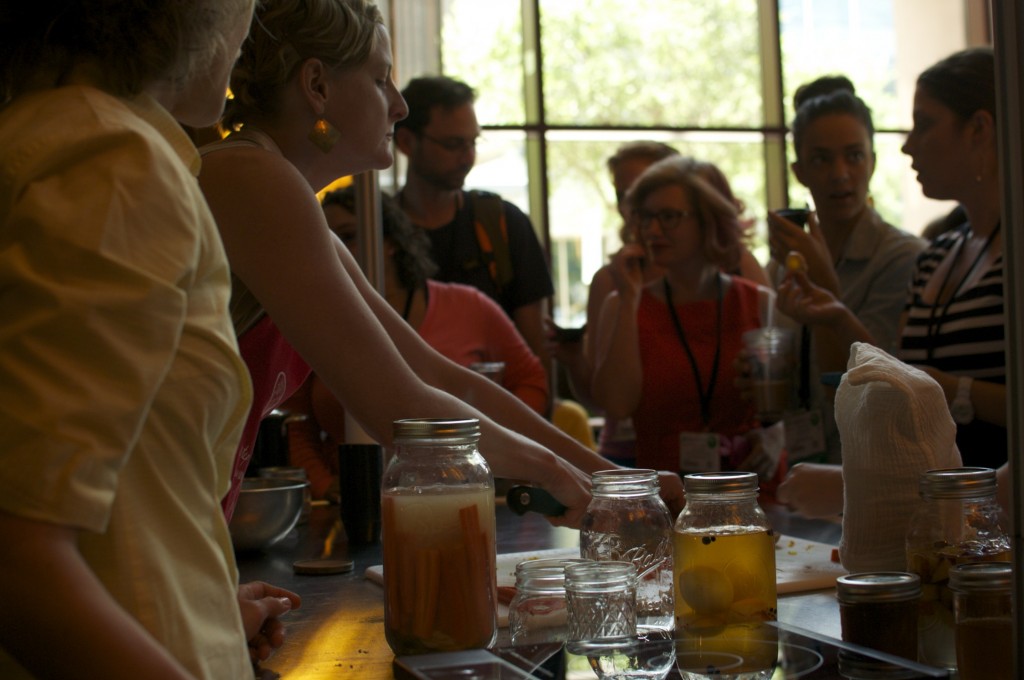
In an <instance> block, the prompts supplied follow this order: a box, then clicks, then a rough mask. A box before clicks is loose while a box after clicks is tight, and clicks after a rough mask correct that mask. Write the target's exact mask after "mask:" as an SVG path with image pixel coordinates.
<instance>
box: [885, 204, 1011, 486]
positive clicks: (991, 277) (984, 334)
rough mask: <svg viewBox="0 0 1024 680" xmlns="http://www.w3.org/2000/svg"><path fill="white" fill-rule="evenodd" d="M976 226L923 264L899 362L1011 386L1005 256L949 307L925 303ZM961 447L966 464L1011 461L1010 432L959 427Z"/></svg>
mask: <svg viewBox="0 0 1024 680" xmlns="http://www.w3.org/2000/svg"><path fill="white" fill-rule="evenodd" d="M969 234H970V226H969V225H967V224H965V225H963V226H962V227H960V228H959V229H956V230H953V231H950V232H947V233H946V234H943V235H942V236H939V237H938V238H937V239H936V240H935V242H934V243H932V244H931V245H930V246H929V247H928V248H927V249H926V250H925V251H924V252H923V253H921V255H920V256H919V257H918V260H917V267H916V269H915V270H914V276H913V279H912V280H911V287H910V297H909V299H908V302H907V306H906V312H907V322H906V325H905V327H904V329H903V336H902V338H901V340H900V352H899V358H900V359H902V360H903V361H905V362H906V363H908V364H915V365H923V366H932V367H934V368H936V369H938V370H940V371H943V372H946V373H950V374H953V375H964V376H970V377H972V378H975V379H976V380H984V381H987V382H993V383H998V384H1005V383H1006V334H1005V314H1004V299H1003V257H1002V255H999V256H998V257H997V258H996V259H995V261H994V262H993V263H992V265H991V266H990V267H989V268H988V269H987V270H986V271H985V272H984V274H983V275H982V276H981V278H980V279H979V280H978V281H977V284H976V285H974V286H971V287H964V288H961V289H959V290H957V291H956V293H955V295H954V296H953V298H952V299H951V300H950V301H949V303H948V304H932V303H926V302H925V301H924V300H923V294H924V290H925V287H926V286H927V285H928V281H929V280H930V279H931V277H932V275H933V274H934V273H935V270H936V269H937V268H938V267H939V265H940V264H941V263H942V262H943V261H944V260H945V259H946V258H947V257H949V256H955V255H956V253H957V252H959V250H960V248H962V247H963V245H964V241H965V240H966V238H967V237H968V235H969ZM957 445H958V446H959V448H960V453H961V455H962V456H963V459H964V464H965V465H986V466H990V467H995V466H996V465H997V464H998V463H999V462H1000V461H1005V460H1006V429H1005V428H1002V427H997V426H994V425H990V424H988V423H983V422H981V421H974V422H972V423H969V424H968V425H966V426H964V425H961V426H959V427H958V428H957Z"/></svg>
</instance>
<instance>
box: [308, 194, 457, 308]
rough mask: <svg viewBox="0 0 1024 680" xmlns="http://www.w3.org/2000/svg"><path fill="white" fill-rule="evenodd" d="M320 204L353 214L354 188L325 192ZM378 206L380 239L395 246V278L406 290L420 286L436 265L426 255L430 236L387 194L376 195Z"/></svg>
mask: <svg viewBox="0 0 1024 680" xmlns="http://www.w3.org/2000/svg"><path fill="white" fill-rule="evenodd" d="M321 204H322V205H337V206H339V207H341V208H344V209H345V210H347V211H348V212H350V213H352V214H353V215H355V213H356V193H355V187H353V186H347V187H345V188H343V189H335V190H334V191H328V192H327V193H326V194H324V197H323V200H322V201H321ZM380 206H381V223H382V225H383V232H384V238H385V239H386V240H388V241H390V242H391V244H392V245H393V246H394V248H395V254H394V257H393V260H394V263H395V269H396V270H397V272H398V280H399V281H401V282H402V286H403V287H404V288H406V289H407V290H415V289H417V288H422V287H424V286H425V285H426V283H427V279H429V278H430V277H431V276H433V275H434V274H436V273H437V264H436V263H435V262H434V260H433V258H432V257H431V255H430V237H429V236H427V234H426V232H424V231H423V230H422V229H420V228H419V227H417V226H416V225H414V224H413V223H412V221H411V220H410V219H409V217H408V216H407V215H406V214H405V211H404V210H402V208H401V207H400V206H399V205H398V201H396V200H395V199H394V198H392V197H391V196H389V195H388V194H385V193H382V194H381V195H380Z"/></svg>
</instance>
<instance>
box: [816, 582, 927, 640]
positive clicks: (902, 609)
mask: <svg viewBox="0 0 1024 680" xmlns="http://www.w3.org/2000/svg"><path fill="white" fill-rule="evenodd" d="M920 598H921V579H920V578H918V576H917V574H908V573H905V572H898V571H878V572H866V573H859V574H847V575H846V576H840V577H839V578H837V579H836V599H837V600H838V601H839V618H840V621H841V622H842V627H843V640H846V641H847V642H852V643H853V644H856V645H861V646H863V647H870V648H871V649H877V650H878V651H880V652H887V653H889V654H895V655H896V656H902V657H903V658H904V659H911V660H916V659H917V608H918V600H919V599H920Z"/></svg>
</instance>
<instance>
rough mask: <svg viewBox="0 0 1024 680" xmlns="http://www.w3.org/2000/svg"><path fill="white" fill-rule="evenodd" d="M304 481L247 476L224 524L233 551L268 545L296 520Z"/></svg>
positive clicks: (305, 483) (303, 490) (280, 537)
mask: <svg viewBox="0 0 1024 680" xmlns="http://www.w3.org/2000/svg"><path fill="white" fill-rule="evenodd" d="M308 484H309V483H308V482H303V481H298V480H294V479H274V478H255V477H247V478H246V479H244V480H242V492H241V494H240V495H239V497H238V505H237V506H236V507H235V514H234V516H232V517H231V524H229V525H228V528H229V529H230V531H231V542H232V544H233V545H234V547H235V550H236V551H242V550H258V549H260V548H269V547H270V546H272V545H274V544H275V543H277V542H278V541H280V540H281V539H282V538H284V537H285V536H286V535H287V534H288V532H289V531H291V530H292V528H293V527H294V526H295V523H296V522H298V521H299V515H300V514H301V513H302V501H303V494H304V493H305V491H306V486H308Z"/></svg>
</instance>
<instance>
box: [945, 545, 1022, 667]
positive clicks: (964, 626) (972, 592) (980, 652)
mask: <svg viewBox="0 0 1024 680" xmlns="http://www.w3.org/2000/svg"><path fill="white" fill-rule="evenodd" d="M949 589H950V590H951V591H953V614H954V621H955V637H956V662H957V671H958V673H959V678H960V680H1010V678H1011V677H1012V675H1013V648H1014V640H1013V565H1012V564H1011V563H1010V562H975V563H973V564H960V565H957V566H955V567H953V568H952V569H951V570H950V571H949Z"/></svg>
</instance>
